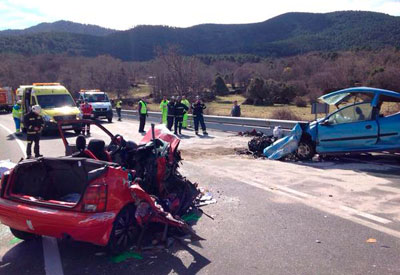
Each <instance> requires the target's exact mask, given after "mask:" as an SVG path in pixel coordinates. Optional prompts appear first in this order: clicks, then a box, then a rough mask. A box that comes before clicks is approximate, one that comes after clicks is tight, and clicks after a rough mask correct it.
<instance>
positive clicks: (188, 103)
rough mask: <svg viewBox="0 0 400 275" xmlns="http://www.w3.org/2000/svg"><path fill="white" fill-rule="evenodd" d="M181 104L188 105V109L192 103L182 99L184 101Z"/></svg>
mask: <svg viewBox="0 0 400 275" xmlns="http://www.w3.org/2000/svg"><path fill="white" fill-rule="evenodd" d="M181 103H182V104H183V105H186V106H187V107H189V108H190V102H189V100H187V99H182V100H181Z"/></svg>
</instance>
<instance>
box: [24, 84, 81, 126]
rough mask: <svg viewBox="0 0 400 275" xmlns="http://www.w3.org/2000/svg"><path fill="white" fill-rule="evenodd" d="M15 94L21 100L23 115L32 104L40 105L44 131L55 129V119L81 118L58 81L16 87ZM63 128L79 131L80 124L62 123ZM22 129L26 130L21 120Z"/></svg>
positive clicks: (67, 93) (69, 96) (72, 100)
mask: <svg viewBox="0 0 400 275" xmlns="http://www.w3.org/2000/svg"><path fill="white" fill-rule="evenodd" d="M17 96H18V97H19V98H21V100H22V112H23V115H25V114H27V113H28V112H30V110H31V108H32V106H33V105H40V107H41V109H42V110H41V115H42V117H43V119H44V121H45V128H44V131H45V132H50V131H54V130H57V129H58V128H57V121H60V120H75V119H81V112H80V110H79V108H78V107H77V106H76V103H75V101H74V99H73V98H72V96H71V94H70V93H69V92H68V90H67V89H66V88H65V87H64V86H62V85H60V83H33V84H32V85H23V86H20V87H19V88H18V89H17ZM62 127H63V129H64V130H74V131H75V133H79V132H80V131H81V126H80V125H76V124H75V125H74V126H73V125H68V124H66V125H63V126H62ZM21 128H22V131H26V129H25V127H24V125H23V120H22V125H21Z"/></svg>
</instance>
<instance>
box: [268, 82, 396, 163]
mask: <svg viewBox="0 0 400 275" xmlns="http://www.w3.org/2000/svg"><path fill="white" fill-rule="evenodd" d="M319 100H321V101H322V102H325V103H327V104H329V105H334V106H336V108H337V110H336V111H334V112H332V113H330V114H329V115H327V116H326V117H324V118H322V119H319V120H317V121H313V122H311V123H302V124H299V125H296V127H295V128H294V129H293V131H292V133H291V134H290V135H289V137H285V138H284V139H286V140H287V142H285V141H282V140H278V141H277V142H275V143H274V144H272V145H271V146H269V147H267V148H265V150H264V155H265V156H267V157H268V158H270V159H279V158H282V157H284V156H285V155H287V154H289V153H296V155H297V157H298V158H299V159H301V160H307V159H311V158H312V157H313V156H314V154H315V153H318V154H323V155H328V154H343V153H359V152H379V151H400V135H399V132H400V112H399V111H400V93H397V92H393V91H389V90H383V89H377V88H370V87H355V88H348V89H344V90H340V91H336V92H332V93H329V94H326V95H324V96H321V97H320V98H319ZM299 126H300V127H301V132H300V133H299ZM291 136H292V137H293V138H292V139H290V137H291ZM289 139H290V140H289ZM293 141H295V142H297V146H295V145H296V144H295V145H293Z"/></svg>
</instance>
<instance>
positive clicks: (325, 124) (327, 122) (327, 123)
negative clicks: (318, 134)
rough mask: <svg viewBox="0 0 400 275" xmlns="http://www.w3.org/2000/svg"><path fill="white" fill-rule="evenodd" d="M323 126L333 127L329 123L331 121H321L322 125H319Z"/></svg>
mask: <svg viewBox="0 0 400 275" xmlns="http://www.w3.org/2000/svg"><path fill="white" fill-rule="evenodd" d="M319 124H320V125H321V126H328V125H331V123H330V122H329V120H327V119H326V120H324V121H321V122H320V123H319Z"/></svg>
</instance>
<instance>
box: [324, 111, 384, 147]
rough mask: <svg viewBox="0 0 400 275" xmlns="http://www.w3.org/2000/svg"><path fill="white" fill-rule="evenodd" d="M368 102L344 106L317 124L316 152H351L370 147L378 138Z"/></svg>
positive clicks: (376, 125) (376, 127)
mask: <svg viewBox="0 0 400 275" xmlns="http://www.w3.org/2000/svg"><path fill="white" fill-rule="evenodd" d="M372 110H373V108H372V106H371V104H370V103H362V104H355V105H351V106H347V107H344V108H343V109H340V110H339V111H337V112H336V113H333V114H332V115H331V116H329V117H328V118H327V123H326V125H321V124H318V139H317V151H318V152H321V153H323V152H351V151H367V150H368V149H372V148H373V147H374V146H375V145H376V142H377V140H378V124H377V122H376V120H375V119H374V118H373V112H372Z"/></svg>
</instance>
